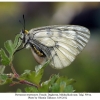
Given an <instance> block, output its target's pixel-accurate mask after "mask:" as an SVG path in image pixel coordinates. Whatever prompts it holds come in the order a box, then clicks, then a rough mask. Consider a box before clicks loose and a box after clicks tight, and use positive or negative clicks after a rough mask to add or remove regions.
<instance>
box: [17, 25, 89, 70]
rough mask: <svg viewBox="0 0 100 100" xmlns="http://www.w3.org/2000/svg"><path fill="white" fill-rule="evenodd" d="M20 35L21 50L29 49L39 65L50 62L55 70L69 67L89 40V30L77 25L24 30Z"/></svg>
mask: <svg viewBox="0 0 100 100" xmlns="http://www.w3.org/2000/svg"><path fill="white" fill-rule="evenodd" d="M20 34H21V37H20V39H21V40H22V43H23V48H31V51H32V54H33V56H34V58H35V59H36V61H37V62H38V63H40V64H43V63H45V62H46V61H47V60H50V66H52V67H53V68H55V69H62V68H64V67H67V66H69V65H70V64H71V63H72V62H73V61H74V60H75V58H76V56H77V55H78V54H79V53H80V52H81V51H82V50H83V48H84V47H85V46H86V44H87V43H88V41H89V38H90V31H89V29H87V28H85V27H83V26H78V25H51V26H45V27H39V28H32V29H31V30H29V31H27V30H25V29H24V30H21V32H20ZM17 51H19V50H17Z"/></svg>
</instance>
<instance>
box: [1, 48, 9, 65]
mask: <svg viewBox="0 0 100 100" xmlns="http://www.w3.org/2000/svg"><path fill="white" fill-rule="evenodd" d="M0 55H1V63H2V65H5V66H6V65H9V63H10V60H9V58H8V56H7V55H6V53H5V51H4V50H3V49H2V48H1V50H0Z"/></svg>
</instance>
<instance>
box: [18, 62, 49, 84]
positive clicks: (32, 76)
mask: <svg viewBox="0 0 100 100" xmlns="http://www.w3.org/2000/svg"><path fill="white" fill-rule="evenodd" d="M47 64H48V62H46V63H45V64H44V65H38V66H36V67H35V71H30V70H25V71H24V73H23V74H22V75H21V77H20V79H25V80H27V81H30V82H33V83H34V84H37V85H39V83H40V82H41V78H42V76H43V72H44V68H45V67H46V65H47Z"/></svg>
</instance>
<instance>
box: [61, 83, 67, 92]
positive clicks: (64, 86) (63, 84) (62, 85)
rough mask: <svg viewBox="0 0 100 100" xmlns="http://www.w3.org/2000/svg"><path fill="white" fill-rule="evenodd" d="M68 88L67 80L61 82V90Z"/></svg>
mask: <svg viewBox="0 0 100 100" xmlns="http://www.w3.org/2000/svg"><path fill="white" fill-rule="evenodd" d="M65 88H66V82H65V81H61V82H60V92H64V90H65Z"/></svg>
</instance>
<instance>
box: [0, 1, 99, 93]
mask: <svg viewBox="0 0 100 100" xmlns="http://www.w3.org/2000/svg"><path fill="white" fill-rule="evenodd" d="M23 14H24V15H25V19H26V29H27V30H30V29H31V28H35V27H41V26H45V25H56V24H58V25H60V24H62V25H63V24H65V25H67V24H74V25H75V24H76V25H82V26H85V27H87V28H89V29H90V32H91V38H90V41H89V43H88V45H87V46H86V48H85V49H84V50H83V51H82V52H81V54H80V55H78V56H77V58H76V59H75V61H74V62H73V63H72V64H71V65H70V66H68V67H66V68H64V69H61V70H55V69H53V68H51V67H50V66H48V67H46V69H45V72H44V76H43V80H47V79H48V78H49V77H50V75H51V74H55V73H59V74H60V75H66V76H67V77H68V78H73V79H75V80H76V83H74V84H73V86H74V89H75V90H76V92H100V3H99V2H4V3H3V2H0V48H4V42H5V41H6V40H9V39H10V40H14V38H15V36H16V34H18V33H19V32H20V30H21V29H22V28H23V26H22V25H21V24H20V23H19V20H22V21H23V19H22V15H23ZM13 64H14V67H15V69H16V71H17V72H18V73H19V74H21V73H23V71H24V70H26V69H29V70H34V66H36V65H37V63H36V61H35V60H34V57H33V56H32V53H31V51H30V50H27V49H24V50H22V51H20V52H18V53H16V54H15V57H14V62H13ZM10 72H11V69H10V67H9V66H7V67H6V70H5V73H10ZM24 87H25V86H24V85H16V86H8V84H7V85H3V86H0V92H14V91H16V89H17V88H24Z"/></svg>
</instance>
